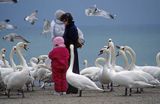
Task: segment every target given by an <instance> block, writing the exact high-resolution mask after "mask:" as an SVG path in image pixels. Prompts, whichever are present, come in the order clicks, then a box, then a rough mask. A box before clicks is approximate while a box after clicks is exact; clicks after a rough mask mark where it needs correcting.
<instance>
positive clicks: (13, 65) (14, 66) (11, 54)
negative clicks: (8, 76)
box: [9, 49, 16, 68]
mask: <svg viewBox="0 0 160 104" xmlns="http://www.w3.org/2000/svg"><path fill="white" fill-rule="evenodd" d="M13 54H14V49H12V50H11V52H10V55H9V59H10V62H11V67H12V68H16V64H15V62H14V59H13Z"/></svg>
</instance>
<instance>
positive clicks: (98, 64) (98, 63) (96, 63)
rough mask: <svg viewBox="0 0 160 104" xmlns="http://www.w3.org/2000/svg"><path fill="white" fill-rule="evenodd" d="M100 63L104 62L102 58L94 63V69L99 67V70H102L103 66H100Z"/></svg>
mask: <svg viewBox="0 0 160 104" xmlns="http://www.w3.org/2000/svg"><path fill="white" fill-rule="evenodd" d="M100 62H105V59H104V58H103V57H99V58H97V59H96V61H95V65H96V67H99V68H101V69H102V68H103V66H102V65H101V64H100Z"/></svg>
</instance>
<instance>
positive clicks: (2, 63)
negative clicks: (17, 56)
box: [0, 48, 10, 68]
mask: <svg viewBox="0 0 160 104" xmlns="http://www.w3.org/2000/svg"><path fill="white" fill-rule="evenodd" d="M5 53H6V49H5V48H2V49H1V51H0V67H2V68H7V67H10V65H9V62H8V61H7V60H6V59H5Z"/></svg>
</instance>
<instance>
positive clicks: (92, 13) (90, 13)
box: [85, 5, 114, 19]
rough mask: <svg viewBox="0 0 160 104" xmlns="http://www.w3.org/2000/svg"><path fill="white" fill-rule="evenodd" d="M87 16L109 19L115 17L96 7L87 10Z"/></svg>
mask: <svg viewBox="0 0 160 104" xmlns="http://www.w3.org/2000/svg"><path fill="white" fill-rule="evenodd" d="M85 14H86V15H87V16H100V17H104V18H107V19H114V15H112V14H111V13H109V12H107V11H105V10H102V9H99V8H97V6H96V5H94V6H92V7H89V8H87V9H85Z"/></svg>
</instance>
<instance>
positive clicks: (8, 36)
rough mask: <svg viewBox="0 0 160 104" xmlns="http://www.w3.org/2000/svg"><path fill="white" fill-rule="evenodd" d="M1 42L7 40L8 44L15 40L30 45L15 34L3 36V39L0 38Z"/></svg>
mask: <svg viewBox="0 0 160 104" xmlns="http://www.w3.org/2000/svg"><path fill="white" fill-rule="evenodd" d="M2 39H3V40H7V41H10V42H14V40H15V39H17V40H22V41H24V42H26V43H30V42H29V41H28V40H26V39H25V38H24V37H22V36H20V35H18V34H16V33H10V34H8V35H5V36H4V37H2Z"/></svg>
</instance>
